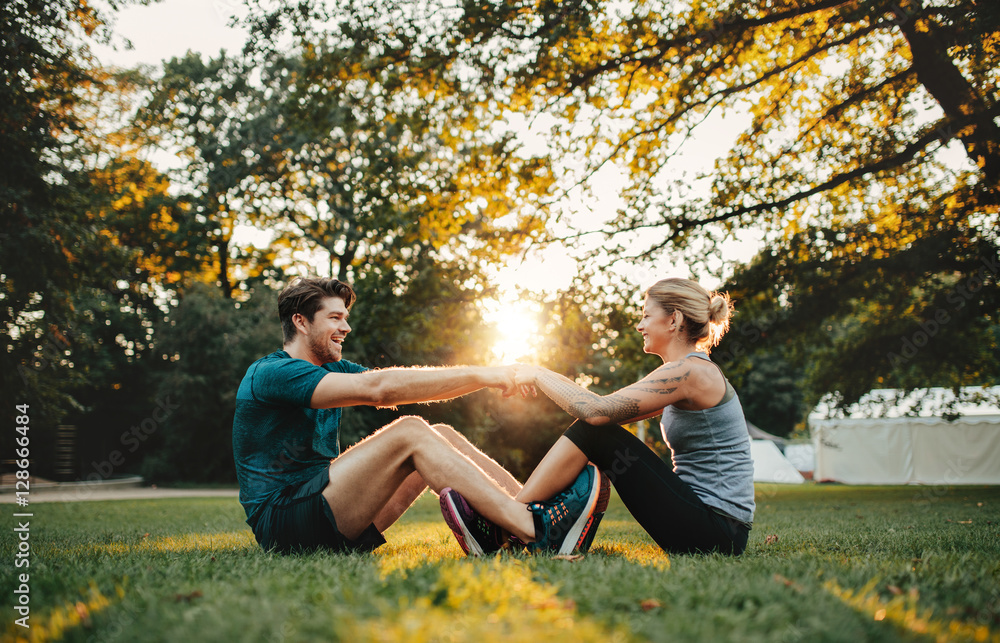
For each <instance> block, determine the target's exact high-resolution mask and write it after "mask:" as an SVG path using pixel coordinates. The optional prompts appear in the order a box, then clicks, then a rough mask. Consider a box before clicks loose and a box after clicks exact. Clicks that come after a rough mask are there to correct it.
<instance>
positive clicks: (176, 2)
mask: <svg viewBox="0 0 1000 643" xmlns="http://www.w3.org/2000/svg"><path fill="white" fill-rule="evenodd" d="M243 12H245V8H244V7H243V4H242V0H163V1H162V2H156V3H153V4H150V5H147V6H132V7H128V8H126V9H124V10H122V11H120V12H118V13H117V14H116V16H117V17H116V20H115V28H114V31H115V33H116V34H117V36H118V37H119V38H118V39H117V40H118V46H116V47H107V46H95V47H94V48H93V50H94V53H95V55H96V56H97V57H98V59H99V60H100V61H101V62H102V63H104V64H106V65H112V66H120V67H131V66H136V65H140V64H146V65H158V64H159V63H161V62H162V61H164V60H167V59H170V58H172V57H176V56H183V55H184V54H186V53H187V52H188V51H196V52H199V53H201V54H202V55H203V56H204V57H206V58H208V57H212V56H215V55H217V54H218V53H219V52H220V51H222V50H225V51H228V52H231V53H232V52H238V51H239V50H240V49H241V48H242V46H243V43H244V40H245V38H246V33H245V32H244V31H243V30H242V29H239V28H234V27H231V26H229V22H230V20H231V18H232V17H233V16H234V15H243ZM121 38H125V39H128V40H129V41H130V42H131V44H132V48H131V49H126V48H125V47H123V46H121ZM512 121H513V122H512V123H511V127H512V128H514V129H516V130H517V131H518V132H519V137H520V139H521V141H522V142H523V144H524V145H525V146H526V148H527V149H528V150H531V149H533V148H537V147H542V146H544V122H541V124H540V125H538V126H536V129H535V130H532V129H531V128H529V127H527V126H526V125H524V124H522V123H518V122H517V117H516V116H515V117H513V118H512ZM744 127H745V121H744V119H740V118H728V119H719V118H710V119H708V120H707V121H706V122H705V123H704V124H703V125H702V126H700V127H699V130H700V135H698V136H696V137H695V138H694V139H693V140H692V141H689V143H688V144H687V145H685V153H684V154H683V155H679V156H678V157H677V158H676V159H675V161H674V164H675V166H676V170H675V171H676V172H679V173H680V172H686V173H688V174H694V173H696V172H698V171H700V170H706V171H707V170H710V169H711V168H712V166H713V163H714V160H715V158H716V157H717V156H719V155H721V154H723V153H725V152H726V151H727V150H728V148H729V146H730V145H731V143H732V140H733V139H734V137H735V136H736V135H737V134H738V133H739V132H740V131H742V129H743V128H744ZM623 184H624V178H623V177H622V176H621V175H620V174H619V173H618V172H617V171H616V170H615V169H614V168H606V169H605V170H603V171H602V174H601V175H600V177H599V186H600V189H599V190H596V192H597V193H598V194H597V195H596V196H594V197H591V198H587V199H585V198H582V197H578V198H576V199H574V200H571V202H570V204H569V206H568V208H567V210H568V211H570V212H572V213H573V214H572V223H573V224H574V226H576V227H577V228H578V229H598V228H600V227H601V224H602V223H603V222H605V221H607V220H609V219H611V218H612V217H614V216H615V214H616V212H617V209H618V207H619V205H620V200H619V199H618V196H617V194H618V192H619V190H620V188H621V186H622V185H623ZM556 226H558V224H556ZM554 233H555V234H556V235H557V236H558V235H559V234H561V233H565V230H559V229H558V228H556V229H555V230H554ZM244 235H245V239H246V240H247V241H248V242H251V243H255V245H262V244H266V243H267V241H268V238H269V236H268V234H267V233H261V232H251V231H244ZM587 239H588V240H590V241H589V242H590V243H593V244H599V243H600V236H599V235H591V236H589V237H587ZM758 246H759V238H757V237H756V236H755V235H753V234H748V235H746V237H745V239H744V240H742V241H739V242H732V243H730V244H729V245H728V248H727V250H726V253H725V256H726V258H727V260H732V259H739V260H747V259H749V258H750V257H751V256H752V255H753V254H754V253H755V252H756V250H757V248H758ZM614 270H615V271H616V272H618V273H619V274H620V275H621V276H623V277H624V278H625V279H626V280H627V282H628V283H633V284H634V285H635V286H637V287H638V288H640V289H643V290H644V289H645V288H647V287H649V286H650V285H652V283H653V282H655V281H656V280H657V279H660V278H663V277H666V276H683V277H692V278H695V279H697V280H699V281H700V282H701V283H702V284H703V285H705V286H706V287H708V288H715V287H716V286H717V285H718V284H717V283H716V281H715V279H714V277H711V276H709V275H704V274H691V270H690V269H689V268H688V267H687V266H686V265H684V264H674V263H671V262H669V261H667V260H662V261H660V262H659V263H658V264H657V265H643V264H639V263H622V264H619V265H617V266H616V267H615V268H614ZM577 272H578V264H577V263H576V261H575V260H574V259H573V257H572V253H571V252H570V251H568V250H567V249H566V248H565V247H563V246H561V245H558V244H554V245H550V246H548V247H546V248H544V249H539V250H535V251H531V252H529V253H528V254H527V255H526V256H524V257H519V258H514V259H511V260H509V261H508V262H507V264H506V265H504V266H497V267H496V268H495V276H494V278H495V280H496V283H497V284H499V285H500V287H501V291H502V293H503V294H502V296H501V301H498V302H488V303H487V304H486V305H487V311H486V312H487V315H488V317H492V318H493V319H494V321H497V320H500V321H502V319H501V318H502V317H503V315H504V314H507V315H508V316H509V317H510V318H509V319H507V321H506V323H505V324H502V325H505V326H508V327H510V328H515V327H516V328H517V329H519V330H517V331H512V335H511V337H510V344H511V346H510V350H511V351H513V350H517V348H516V345H517V344H518V342H519V340H522V339H523V338H524V336H525V333H526V332H527V331H525V330H524V329H525V328H530V327H531V326H532V325H533V322H532V321H531V319H530V318H531V317H532V316H533V312H532V311H531V310H530V309H529V308H527V307H525V306H519V305H518V304H517V302H518V301H519V299H520V298H519V297H518V292H519V291H520V290H522V289H528V290H531V291H533V292H553V291H556V290H559V289H561V288H565V287H567V286H568V285H569V284H570V283H571V281H572V279H573V277H574V276H575V275H576V274H577ZM514 309H517V310H514ZM504 311H508V312H507V313H505V312H504ZM510 311H514V312H510ZM522 347H523V346H522ZM501 352H502V353H504V355H505V356H506V357H509V355H507V353H509V352H510V351H508V350H504V351H501Z"/></svg>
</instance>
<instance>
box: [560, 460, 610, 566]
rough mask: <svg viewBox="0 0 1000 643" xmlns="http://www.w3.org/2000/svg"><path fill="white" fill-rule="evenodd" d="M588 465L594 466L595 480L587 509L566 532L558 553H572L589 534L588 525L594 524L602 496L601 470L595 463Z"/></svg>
mask: <svg viewBox="0 0 1000 643" xmlns="http://www.w3.org/2000/svg"><path fill="white" fill-rule="evenodd" d="M587 466H588V467H594V482H593V484H592V485H591V486H590V496H589V502H588V503H587V510H586V511H584V512H582V513H581V514H580V517H579V518H577V519H576V522H574V523H573V526H572V527H570V528H569V531H567V532H566V537H565V538H563V541H562V544H560V545H559V549H558V550H556V553H557V554H572V553H573V552H574V551H575V550H576V549H577V547H578V546H579V545H580V544H581V543H582V542H583V540H584V538H586V536H587V531H588V530H587V527H588V526H589V525H591V524H593V522H592V521H593V518H594V512H595V510H596V509H597V502H598V500H600V498H601V472H600V470H599V469H598V468H597V467H596V466H595V465H593V464H588V465H587ZM607 504H608V500H607V497H605V499H604V505H605V506H607Z"/></svg>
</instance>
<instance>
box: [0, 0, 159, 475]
mask: <svg viewBox="0 0 1000 643" xmlns="http://www.w3.org/2000/svg"><path fill="white" fill-rule="evenodd" d="M123 4H125V3H113V4H112V9H115V8H117V7H120V6H122V5H123ZM0 19H2V25H3V33H4V42H5V43H6V44H7V46H5V47H3V49H2V53H0V57H2V70H0V72H2V74H3V76H4V83H3V88H2V89H0V96H2V100H3V104H4V110H3V114H2V115H0V149H2V155H0V156H2V160H0V163H2V171H0V194H2V196H3V216H2V217H0V257H2V265H0V274H2V282H3V287H2V290H0V299H2V305H0V325H2V326H3V330H4V335H5V336H6V337H7V338H8V341H7V342H6V345H5V350H4V351H3V354H2V357H0V366H2V368H0V370H2V375H0V378H2V386H0V390H2V395H0V399H2V400H3V406H4V408H5V409H8V411H7V412H10V411H9V409H11V408H13V405H14V404H15V403H30V404H31V405H32V414H31V416H32V420H33V424H34V425H35V426H36V427H37V428H38V429H39V431H42V433H39V434H38V437H39V438H40V443H44V442H45V441H44V439H43V438H44V437H45V433H44V431H51V430H54V428H55V425H56V423H57V422H59V421H60V420H62V419H63V418H65V417H66V414H67V413H70V412H78V411H79V410H80V409H81V408H83V407H84V406H86V405H87V403H88V402H87V400H86V399H84V398H80V397H78V395H79V394H80V393H81V391H83V390H84V389H86V388H87V387H89V386H97V385H98V382H97V381H95V379H94V375H95V371H93V370H88V366H90V365H92V366H95V368H96V370H98V371H100V372H103V373H112V371H113V370H114V369H109V368H107V364H104V365H103V366H102V365H97V364H90V363H89V361H88V360H89V359H90V358H91V357H94V356H95V355H96V353H97V352H105V353H107V352H108V351H110V352H114V353H116V354H117V356H116V357H115V358H112V359H123V358H125V357H126V355H125V353H126V351H128V352H133V350H132V349H130V348H129V344H132V346H133V348H136V346H135V342H139V344H141V345H145V344H146V343H148V339H149V338H148V336H147V335H148V333H147V325H148V323H149V322H150V318H149V317H148V315H149V314H154V313H151V311H152V310H154V309H155V306H153V304H152V292H151V290H150V288H149V287H148V286H147V285H145V284H136V282H135V280H136V279H138V278H142V277H144V276H145V275H146V274H148V273H149V272H150V271H153V272H155V270H154V269H153V267H154V265H156V264H157V262H160V263H161V264H162V262H163V261H165V260H166V258H167V257H169V256H170V251H169V250H165V249H163V248H162V244H161V247H160V248H159V249H157V248H154V247H152V246H151V245H149V242H150V237H149V235H146V236H143V233H142V232H141V230H147V231H148V230H150V229H152V228H163V227H164V226H169V218H170V217H169V212H168V210H169V207H167V206H165V205H164V203H163V202H164V200H169V199H168V198H167V197H166V188H165V186H164V185H163V184H162V182H161V181H160V178H161V177H160V176H159V175H158V173H156V172H155V171H154V170H152V168H151V167H150V166H149V165H148V164H144V163H143V162H142V161H140V160H139V158H138V157H137V156H136V155H135V154H134V151H133V152H129V151H127V150H126V149H125V148H123V147H122V146H120V145H119V143H120V140H119V141H117V142H116V141H114V140H109V139H107V138H105V137H104V136H102V134H106V133H108V128H107V126H105V127H104V129H101V128H99V127H98V126H97V121H96V117H97V114H99V113H100V112H101V105H102V104H105V103H106V102H107V101H111V100H121V101H123V102H128V100H129V98H128V97H129V96H130V95H131V94H132V93H134V91H135V86H136V82H135V78H134V77H130V76H128V75H116V74H111V73H109V72H107V71H105V70H102V69H100V68H98V67H97V66H96V65H95V63H94V61H93V60H92V59H91V57H90V53H89V44H90V43H91V42H92V41H94V40H99V41H106V40H107V39H108V38H109V37H110V36H109V33H108V24H109V20H110V18H109V17H108V16H107V15H105V14H102V13H100V12H98V11H97V10H95V9H93V8H91V7H90V6H88V5H87V4H86V3H83V2H75V1H70V0H59V1H55V2H34V1H31V0H16V1H14V2H6V3H4V4H3V6H2V8H0ZM140 246H141V247H140ZM140 253H141V254H142V255H143V256H144V257H145V259H143V260H142V261H140V260H139V258H138V257H139V254H140ZM142 262H145V263H144V265H145V266H146V267H145V268H143V267H142V266H141V265H140V263H142ZM98 300H100V301H102V302H104V303H107V302H108V301H109V300H110V301H113V302H115V305H116V306H118V309H119V310H120V311H129V312H130V314H131V315H133V316H134V317H136V318H137V319H135V320H131V321H128V322H125V321H124V320H121V319H120V317H119V316H117V315H114V314H112V315H108V316H105V317H102V318H101V319H99V320H95V319H94V316H95V313H96V311H99V310H101V308H102V305H101V304H96V303H95V302H96V301H98ZM142 319H145V322H143V321H141V320H142ZM112 320H113V321H112ZM94 321H97V323H99V324H100V326H101V329H102V330H104V329H106V330H108V331H111V330H112V329H111V327H109V326H108V324H109V323H110V324H111V325H112V326H113V327H114V331H113V332H111V333H110V335H109V338H106V339H107V343H104V344H103V347H99V346H98V345H99V344H101V342H102V341H104V340H102V339H101V338H99V337H95V336H93V335H92V334H91V333H90V328H91V326H90V325H91V323H92V322H94ZM119 321H122V322H123V325H121V326H119V325H118V322H119ZM116 338H117V339H116ZM141 350H142V349H141V348H136V350H135V351H134V352H136V353H138V352H141ZM129 359H131V358H129ZM122 376H125V374H124V373H122V372H120V371H119V372H118V373H117V375H114V376H112V377H122ZM106 384H109V385H110V384H111V382H106ZM4 439H6V438H4ZM40 455H41V454H40ZM39 459H40V460H41V461H43V462H44V458H39ZM40 472H41V471H40Z"/></svg>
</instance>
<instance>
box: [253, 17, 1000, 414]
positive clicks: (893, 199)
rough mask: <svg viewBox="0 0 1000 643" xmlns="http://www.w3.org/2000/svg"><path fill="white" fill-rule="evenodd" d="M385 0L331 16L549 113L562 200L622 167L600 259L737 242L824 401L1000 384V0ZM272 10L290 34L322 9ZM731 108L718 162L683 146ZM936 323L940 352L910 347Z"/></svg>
mask: <svg viewBox="0 0 1000 643" xmlns="http://www.w3.org/2000/svg"><path fill="white" fill-rule="evenodd" d="M377 4H378V5H379V10H369V11H365V10H364V9H362V8H359V7H356V6H354V5H352V4H348V5H346V6H338V8H337V9H335V10H333V11H332V12H331V13H330V14H328V15H324V16H323V18H324V20H325V21H326V22H325V24H327V25H330V24H333V25H335V26H334V27H333V30H334V31H337V32H338V33H339V34H341V36H342V37H344V36H349V37H352V38H354V39H355V40H356V41H357V42H361V43H367V44H368V45H373V44H374V43H381V44H380V45H379V46H381V47H382V48H384V49H393V47H395V46H396V45H397V44H399V45H405V46H398V47H395V49H393V50H394V51H396V52H397V55H398V56H402V57H405V58H406V59H407V60H408V61H411V62H408V64H410V65H411V66H413V67H414V68H415V69H416V68H419V69H425V70H447V71H438V72H436V73H439V74H441V75H447V74H450V77H451V78H452V79H456V80H455V81H454V82H453V84H452V85H449V87H452V88H454V87H460V88H462V89H461V90H460V91H464V92H465V93H466V94H468V95H470V96H476V97H478V98H477V99H476V100H475V101H474V103H473V106H472V107H470V108H469V109H472V110H478V111H477V113H487V114H489V113H492V114H493V115H494V117H495V119H496V120H497V121H503V120H504V119H505V118H507V117H508V116H509V114H511V113H518V114H521V115H526V116H527V118H528V120H529V121H531V119H536V118H538V117H541V116H546V117H548V118H550V119H551V120H552V122H554V123H555V125H554V127H553V129H552V131H551V133H550V136H549V137H548V139H547V140H548V144H549V146H550V150H551V154H550V156H549V162H550V163H552V164H553V167H556V166H557V165H558V164H559V163H560V162H561V160H562V159H566V158H570V159H573V161H574V163H573V164H571V165H566V164H563V165H559V167H561V168H566V167H572V168H574V171H573V172H571V173H567V175H566V176H563V179H564V180H563V181H562V182H559V183H554V184H553V186H552V189H551V190H550V191H549V192H548V193H547V194H545V195H544V196H543V200H546V201H547V202H549V203H556V202H557V201H558V199H559V198H560V197H562V196H565V194H566V193H568V192H569V191H570V190H572V189H574V188H575V187H577V186H584V187H587V188H589V189H591V190H601V189H602V186H601V185H600V183H599V182H598V181H597V179H596V177H597V176H598V171H599V170H600V169H601V168H603V167H606V166H609V165H613V166H616V167H619V168H621V169H622V170H623V171H624V174H625V176H626V186H625V188H624V190H623V194H622V197H623V200H624V205H623V207H622V208H621V210H620V211H619V213H618V215H617V217H616V218H614V219H613V220H611V221H609V222H608V224H607V225H606V226H605V227H604V228H602V230H601V231H602V232H604V234H605V238H606V243H605V244H604V245H603V246H602V247H600V248H599V249H598V250H597V251H595V252H594V253H592V254H591V260H592V261H594V262H596V263H598V264H601V263H603V264H604V265H608V264H609V263H610V262H612V261H614V260H616V259H622V258H623V259H626V260H628V261H647V262H651V264H652V265H656V263H658V262H661V261H663V260H664V259H665V258H668V257H683V258H684V260H685V261H686V262H688V263H689V264H690V265H694V266H697V265H698V264H699V263H701V264H703V265H706V266H707V265H709V264H711V263H712V262H711V261H710V260H711V259H718V258H721V259H722V260H723V262H725V263H724V271H725V272H724V273H723V274H724V275H726V273H728V272H729V271H732V272H733V273H734V274H733V275H732V277H731V278H730V279H729V283H728V284H726V286H727V287H729V288H730V289H732V290H733V291H734V294H736V295H737V297H738V299H740V300H743V301H745V302H746V303H747V306H748V310H747V313H746V314H744V317H743V320H744V321H752V320H750V319H749V315H750V314H752V311H754V310H755V307H756V309H759V305H760V302H761V301H765V300H766V301H769V302H770V304H771V306H772V307H773V308H774V314H776V315H778V316H780V318H781V319H785V318H788V319H789V323H790V324H792V325H791V326H788V325H785V326H775V327H774V328H773V329H772V332H773V333H779V332H780V331H784V332H787V333H791V334H793V335H794V338H792V337H791V336H789V337H788V338H787V339H788V341H791V342H795V343H797V344H798V345H799V349H798V350H796V351H795V352H794V353H791V352H787V351H784V349H782V350H783V354H786V355H788V356H790V357H791V358H792V359H794V360H796V363H797V364H799V365H800V366H805V365H806V364H807V363H808V364H809V366H808V368H806V369H805V370H804V371H803V372H804V376H803V377H804V381H805V389H806V391H807V393H808V394H807V396H806V399H807V401H815V399H816V397H817V396H818V395H820V394H822V393H824V392H830V391H832V390H838V391H839V392H840V393H841V394H842V400H843V401H844V402H845V403H849V402H850V401H852V400H854V399H857V397H858V396H859V395H860V394H862V393H864V392H865V391H866V390H868V389H870V388H872V387H877V386H902V387H915V386H921V385H922V384H924V385H926V384H927V383H929V382H935V383H941V384H945V385H951V386H958V385H961V384H967V383H989V382H992V381H996V379H997V377H998V371H1000V368H998V366H997V360H996V359H995V357H993V356H995V355H996V353H997V344H996V330H995V329H996V325H997V323H998V319H997V308H998V307H997V297H996V295H997V271H996V260H995V257H996V256H997V248H998V237H997V234H996V230H997V229H998V227H1000V225H998V224H1000V221H998V216H997V215H998V197H1000V194H998V187H1000V183H998V182H1000V136H998V134H1000V129H998V125H997V117H998V116H1000V102H998V99H1000V96H998V80H1000V63H998V61H1000V57H998V56H997V53H998V48H1000V8H998V7H997V5H996V4H995V3H991V2H986V1H985V0H950V1H942V2H933V3H931V2H925V1H924V0H906V1H903V2H897V1H895V0H778V1H774V2H766V3H765V2H726V1H722V0H709V1H706V2H657V1H639V2H634V3H617V2H604V1H600V0H585V1H575V2H560V3H555V2H513V3H500V4H499V5H498V4H483V3H477V2H463V3H461V4H459V5H456V6H448V7H446V6H444V5H437V4H435V3H433V2H417V3H414V2H392V1H387V2H383V3H377ZM415 7H419V8H415ZM259 15H262V16H266V17H267V18H269V19H270V22H269V23H267V24H268V25H269V26H270V27H272V28H280V26H281V25H283V24H288V25H296V26H299V27H301V26H302V25H305V24H311V23H310V21H311V20H315V18H316V16H313V15H307V14H304V13H301V12H299V13H297V12H295V11H293V10H287V11H284V12H281V11H279V12H276V13H271V14H259ZM384 15H392V16H393V19H392V20H384V19H380V18H379V16H384ZM429 15H433V16H434V19H433V20H431V21H429V20H428V19H427V16H429ZM260 33H262V34H265V35H266V34H267V33H268V31H267V30H266V29H262V30H261V32H260ZM418 35H419V36H422V38H421V37H418ZM415 43H418V44H415ZM412 61H417V62H412ZM719 115H721V116H723V117H725V118H729V119H745V122H746V127H745V129H744V131H743V132H742V133H741V134H740V135H739V136H738V137H737V138H736V140H735V141H733V143H732V145H731V147H730V149H729V151H728V153H726V154H725V155H723V156H722V157H721V158H719V159H718V160H717V162H716V163H715V167H714V168H713V169H712V170H711V171H709V172H706V173H702V174H694V175H692V174H690V173H687V172H685V171H684V168H683V167H678V165H677V163H676V161H677V159H679V158H682V155H683V152H685V151H686V149H687V148H686V145H690V141H694V142H695V143H697V140H698V139H697V134H698V131H699V129H698V128H699V126H701V125H703V124H704V123H710V124H711V123H715V122H718V121H716V120H713V119H714V118H716V117H717V116H719ZM741 122H743V121H741ZM554 171H556V174H557V175H558V174H562V173H561V172H559V171H558V170H554ZM552 207H553V208H554V209H555V211H557V212H558V205H553V206H552ZM741 230H756V231H758V233H759V234H761V235H762V236H763V239H764V246H765V247H764V249H763V250H762V253H761V255H760V256H759V257H757V258H756V259H755V260H754V261H753V262H752V263H751V265H750V266H748V267H745V268H744V267H740V266H736V265H734V262H732V261H728V262H726V260H727V257H726V256H725V254H724V252H725V248H726V246H725V245H724V244H723V242H724V241H726V240H727V239H730V238H732V237H733V236H735V235H736V233H737V232H739V231H741ZM588 232H590V230H581V231H580V233H581V234H582V233H588ZM726 276H728V275H726ZM969 280H973V281H975V282H976V283H977V284H979V285H977V286H976V287H975V288H967V287H965V286H963V285H962V284H964V283H965V282H967V281H969ZM956 288H959V289H964V292H966V293H968V295H969V296H968V297H966V296H964V295H956V294H955V292H956V291H955V289H956ZM954 297H959V300H958V301H960V302H961V304H962V305H961V306H958V305H946V304H947V301H946V300H948V299H949V298H954ZM755 302H756V303H755ZM939 314H941V315H945V314H946V315H948V317H949V320H950V321H948V322H946V323H941V322H938V321H935V319H936V317H935V316H936V315H939ZM929 324H937V327H938V328H940V329H941V334H940V335H937V334H935V335H937V340H936V341H931V340H933V339H934V338H933V337H932V338H929V340H928V342H927V343H928V344H934V345H935V347H934V348H931V349H928V350H916V351H914V350H906V352H907V355H906V356H904V355H903V354H902V353H901V352H900V351H902V350H904V347H905V346H906V341H907V340H908V339H909V340H910V341H911V342H912V336H914V334H915V333H919V332H921V328H923V327H924V326H927V325H929ZM944 337H947V338H948V340H950V341H948V342H944V341H943V338H944ZM772 341H773V340H772ZM765 345H767V343H763V344H758V345H757V348H763V347H764V346H765ZM955 347H959V348H958V349H957V350H956V348H955ZM876 348H877V350H876ZM910 353H912V354H910ZM969 355H972V356H974V357H973V359H969Z"/></svg>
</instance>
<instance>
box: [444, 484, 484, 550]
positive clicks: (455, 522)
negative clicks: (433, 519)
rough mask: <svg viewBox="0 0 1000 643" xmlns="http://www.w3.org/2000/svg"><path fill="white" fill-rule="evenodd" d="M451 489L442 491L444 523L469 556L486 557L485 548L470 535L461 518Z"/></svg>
mask: <svg viewBox="0 0 1000 643" xmlns="http://www.w3.org/2000/svg"><path fill="white" fill-rule="evenodd" d="M450 491H451V489H450V488H447V489H442V490H441V513H442V514H444V521H445V522H446V523H448V527H450V528H451V533H453V534H455V539H456V540H457V541H458V546H459V547H461V548H462V551H463V552H465V554H466V555H467V556H484V555H485V554H484V553H483V548H482V547H480V546H479V543H478V542H476V539H475V538H473V537H472V534H471V533H469V529H468V528H467V527H466V526H465V523H464V522H462V519H461V518H460V517H459V513H458V506H457V505H456V504H455V502H454V500H452V495H451V493H449V492H450Z"/></svg>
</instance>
